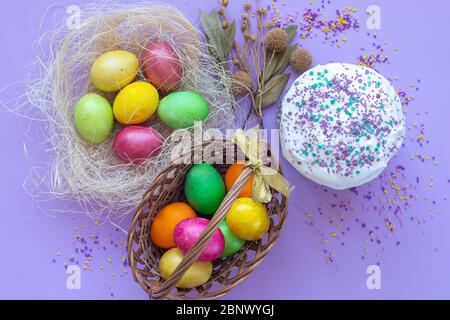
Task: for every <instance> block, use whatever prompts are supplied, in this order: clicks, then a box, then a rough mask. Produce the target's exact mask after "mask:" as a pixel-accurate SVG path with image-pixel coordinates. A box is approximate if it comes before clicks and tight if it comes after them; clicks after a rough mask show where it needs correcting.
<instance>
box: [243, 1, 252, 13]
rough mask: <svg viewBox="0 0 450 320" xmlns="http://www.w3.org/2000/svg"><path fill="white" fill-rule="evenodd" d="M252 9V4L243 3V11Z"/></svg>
mask: <svg viewBox="0 0 450 320" xmlns="http://www.w3.org/2000/svg"><path fill="white" fill-rule="evenodd" d="M251 8H252V4H251V3H250V2H246V3H244V9H245V10H247V11H248V10H250V9H251Z"/></svg>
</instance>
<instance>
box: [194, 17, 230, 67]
mask: <svg viewBox="0 0 450 320" xmlns="http://www.w3.org/2000/svg"><path fill="white" fill-rule="evenodd" d="M200 22H201V24H202V26H203V30H205V33H206V36H207V37H208V42H209V45H210V46H211V47H212V49H213V53H214V54H215V55H216V56H217V58H218V59H219V60H220V61H221V62H225V54H224V43H225V33H224V31H223V27H222V22H221V21H220V18H219V14H218V13H217V11H215V10H213V11H212V12H211V13H210V14H209V15H206V14H204V13H203V12H201V16H200Z"/></svg>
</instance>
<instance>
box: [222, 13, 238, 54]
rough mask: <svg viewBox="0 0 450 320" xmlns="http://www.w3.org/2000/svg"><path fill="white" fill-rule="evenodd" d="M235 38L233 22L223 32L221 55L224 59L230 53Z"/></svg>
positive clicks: (234, 24)
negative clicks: (223, 41) (222, 54)
mask: <svg viewBox="0 0 450 320" xmlns="http://www.w3.org/2000/svg"><path fill="white" fill-rule="evenodd" d="M235 38H236V21H235V20H233V22H232V23H231V25H230V26H229V27H228V28H227V29H226V30H225V43H224V48H223V53H224V56H225V57H226V56H227V55H228V54H229V53H230V51H231V48H233V43H234V40H235Z"/></svg>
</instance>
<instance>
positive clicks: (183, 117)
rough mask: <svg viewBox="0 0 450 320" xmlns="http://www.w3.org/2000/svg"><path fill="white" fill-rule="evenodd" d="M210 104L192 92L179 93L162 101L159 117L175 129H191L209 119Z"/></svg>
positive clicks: (174, 93)
mask: <svg viewBox="0 0 450 320" xmlns="http://www.w3.org/2000/svg"><path fill="white" fill-rule="evenodd" d="M208 112H209V109H208V102H207V101H206V99H205V98H204V97H203V96H201V95H200V94H198V93H196V92H192V91H177V92H173V93H171V94H169V95H168V96H166V97H164V98H163V99H162V100H161V103H160V104H159V108H158V115H159V117H160V118H161V120H162V121H163V122H164V123H165V124H166V125H168V126H169V127H171V128H173V129H183V128H190V127H192V126H194V124H195V122H196V121H204V120H205V119H206V118H207V117H208Z"/></svg>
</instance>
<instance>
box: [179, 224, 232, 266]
mask: <svg viewBox="0 0 450 320" xmlns="http://www.w3.org/2000/svg"><path fill="white" fill-rule="evenodd" d="M208 224H209V220H207V219H204V218H189V219H186V220H183V221H181V222H180V223H179V224H177V226H176V227H175V232H174V236H175V243H176V244H177V247H178V248H180V249H181V251H183V252H184V253H186V252H188V251H189V249H190V248H192V246H193V245H194V244H195V242H196V241H197V240H198V238H200V235H201V234H202V232H203V231H204V230H205V229H206V227H207V226H208ZM224 247H225V239H224V237H223V234H222V231H220V230H219V229H217V231H216V232H215V233H214V235H213V236H212V238H211V240H209V242H208V244H207V245H206V247H205V248H204V249H203V251H202V253H201V254H200V257H199V258H198V261H213V260H216V259H217V258H219V257H220V255H221V254H222V252H223V249H224Z"/></svg>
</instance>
